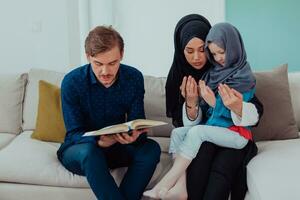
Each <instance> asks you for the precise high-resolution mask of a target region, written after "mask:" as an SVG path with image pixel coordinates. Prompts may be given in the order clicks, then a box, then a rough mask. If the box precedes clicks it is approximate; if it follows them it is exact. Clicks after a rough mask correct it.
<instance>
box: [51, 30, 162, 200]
mask: <svg viewBox="0 0 300 200" xmlns="http://www.w3.org/2000/svg"><path fill="white" fill-rule="evenodd" d="M85 52H86V56H87V60H88V61H89V64H87V65H84V66H81V67H78V68H77V69H74V70H73V71H71V72H70V73H68V74H67V75H66V76H65V77H64V80H63V82H62V86H61V96H62V97H61V98H62V108H63V116H64V122H65V126H66V129H67V134H66V137H65V141H64V143H63V144H62V145H61V147H60V149H59V150H58V152H57V155H58V158H59V160H60V161H61V163H62V164H63V165H64V166H65V167H66V168H67V169H68V170H70V171H71V172H73V173H75V174H78V175H83V176H86V178H87V181H88V183H89V184H90V186H91V189H92V190H93V192H94V194H95V195H96V197H97V199H101V200H108V199H113V200H119V199H128V200H135V199H136V200H137V199H140V198H141V196H142V193H143V191H144V189H145V188H146V186H147V184H148V182H149V181H150V179H151V177H152V175H153V173H154V170H155V168H156V165H157V163H158V162H159V157H160V147H159V145H158V144H157V143H156V142H155V141H153V140H150V139H148V138H147V137H146V133H145V131H147V130H146V129H144V130H134V131H133V132H132V134H128V133H119V134H115V135H106V136H101V137H82V135H83V134H84V133H85V132H88V131H93V130H97V129H100V128H103V127H106V126H109V125H113V124H119V123H123V122H125V121H130V120H133V119H138V118H145V112H144V93H145V91H144V80H143V76H142V74H141V72H139V71H138V70H137V69H135V68H133V67H130V66H126V65H123V64H120V62H121V60H122V57H123V53H124V43H123V39H122V37H121V36H120V34H119V33H118V32H117V31H115V30H114V29H113V28H112V27H104V26H98V27H96V28H95V29H93V30H92V31H91V32H90V33H89V35H88V36H87V38H86V41H85ZM125 166H126V167H128V170H127V172H126V174H125V176H124V178H123V180H122V182H121V184H120V186H119V187H118V186H117V184H116V183H115V181H114V179H113V177H112V176H111V174H110V171H109V169H113V168H118V167H125Z"/></svg>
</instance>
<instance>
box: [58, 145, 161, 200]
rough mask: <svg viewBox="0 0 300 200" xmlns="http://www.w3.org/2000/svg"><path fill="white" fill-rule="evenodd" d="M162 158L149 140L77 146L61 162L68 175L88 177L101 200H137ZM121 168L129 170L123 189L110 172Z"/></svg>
mask: <svg viewBox="0 0 300 200" xmlns="http://www.w3.org/2000/svg"><path fill="white" fill-rule="evenodd" d="M159 158H160V147H159V145H158V144H157V143H156V142H155V141H153V140H151V139H146V140H145V141H143V142H141V143H137V144H127V145H122V144H119V143H116V144H114V145H112V146H111V147H108V148H100V147H99V146H98V145H97V144H94V143H81V144H75V145H72V146H70V147H68V148H67V149H65V150H64V151H63V153H62V156H61V162H62V164H63V165H64V166H65V167H66V168H67V169H68V170H69V171H71V172H73V173H75V174H78V175H82V176H86V178H87V181H88V182H89V184H90V186H91V188H92V190H93V192H94V194H95V195H96V197H97V199H99V200H110V199H111V200H125V199H126V200H138V199H140V198H141V196H142V194H143V191H144V189H145V188H146V186H147V184H148V182H149V181H150V179H151V177H152V175H153V173H154V170H155V168H156V165H157V163H158V162H159ZM118 167H128V170H127V172H126V174H125V176H124V178H123V180H122V182H121V184H120V187H118V186H117V184H116V183H115V181H114V179H113V177H112V176H111V174H110V172H109V169H114V168H118Z"/></svg>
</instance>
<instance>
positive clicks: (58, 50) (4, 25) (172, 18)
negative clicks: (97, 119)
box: [0, 0, 225, 76]
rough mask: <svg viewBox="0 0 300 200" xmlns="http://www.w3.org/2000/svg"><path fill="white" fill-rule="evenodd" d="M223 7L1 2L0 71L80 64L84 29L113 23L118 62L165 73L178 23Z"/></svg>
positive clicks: (216, 13)
mask: <svg viewBox="0 0 300 200" xmlns="http://www.w3.org/2000/svg"><path fill="white" fill-rule="evenodd" d="M224 8H225V7H224V0H186V1H182V0H164V1H160V0H151V1H143V0H51V1H50V0H26V1H20V0H0V25H1V29H0V44H1V45H0V58H1V63H0V70H1V72H0V73H12V72H26V71H28V70H29V69H30V68H32V67H38V68H44V69H50V70H55V71H63V72H65V71H68V70H70V69H72V68H74V67H76V66H79V65H81V64H85V63H86V59H85V55H84V40H85V37H86V35H87V33H88V31H89V30H90V29H91V28H93V27H95V26H96V25H102V24H105V25H110V24H112V25H113V26H114V27H115V28H116V29H117V30H118V31H119V32H120V33H121V35H122V36H123V38H124V40H125V55H124V60H123V63H126V64H129V65H133V66H135V67H138V68H139V69H140V70H141V71H142V72H143V73H144V74H147V75H154V76H166V75H167V73H168V70H169V68H170V65H171V62H172V58H173V32H174V28H175V25H176V23H177V21H178V20H179V19H180V18H181V17H182V16H184V15H186V14H190V13H200V14H203V15H204V16H206V17H207V18H208V19H209V20H210V21H211V22H212V23H216V22H219V21H223V20H224V18H225V17H224V15H225V13H224V10H225V9H224Z"/></svg>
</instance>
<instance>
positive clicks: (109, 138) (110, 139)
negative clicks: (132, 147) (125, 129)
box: [98, 135, 117, 147]
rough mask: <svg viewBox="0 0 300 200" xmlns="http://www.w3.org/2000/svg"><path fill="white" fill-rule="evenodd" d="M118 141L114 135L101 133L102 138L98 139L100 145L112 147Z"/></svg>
mask: <svg viewBox="0 0 300 200" xmlns="http://www.w3.org/2000/svg"><path fill="white" fill-rule="evenodd" d="M116 142H117V140H115V138H114V136H113V135H101V136H100V139H99V140H98V145H99V146H100V147H110V146H111V145H113V144H115V143H116Z"/></svg>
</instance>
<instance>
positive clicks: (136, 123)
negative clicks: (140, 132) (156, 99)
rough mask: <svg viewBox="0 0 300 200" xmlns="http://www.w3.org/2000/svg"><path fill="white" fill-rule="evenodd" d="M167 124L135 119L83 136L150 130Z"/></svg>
mask: <svg viewBox="0 0 300 200" xmlns="http://www.w3.org/2000/svg"><path fill="white" fill-rule="evenodd" d="M165 124H167V123H166V122H163V121H156V120H150V119H136V120H132V121H129V122H126V123H122V124H116V125H112V126H107V127H104V128H102V129H99V130H96V131H90V132H86V133H85V134H83V136H97V135H108V134H115V133H121V132H130V131H131V130H135V129H143V128H151V127H154V126H161V125H165Z"/></svg>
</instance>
